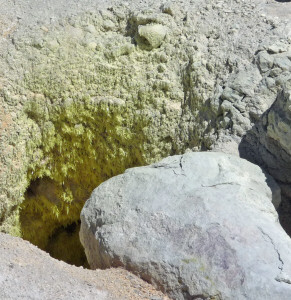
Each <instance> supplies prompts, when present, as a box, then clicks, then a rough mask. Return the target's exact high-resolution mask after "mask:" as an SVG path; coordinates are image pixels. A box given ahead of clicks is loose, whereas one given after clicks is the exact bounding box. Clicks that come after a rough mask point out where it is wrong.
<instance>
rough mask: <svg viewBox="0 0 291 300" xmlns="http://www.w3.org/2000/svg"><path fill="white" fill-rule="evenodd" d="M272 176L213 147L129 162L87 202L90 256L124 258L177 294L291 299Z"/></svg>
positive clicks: (288, 248)
mask: <svg viewBox="0 0 291 300" xmlns="http://www.w3.org/2000/svg"><path fill="white" fill-rule="evenodd" d="M267 183H271V184H270V185H273V186H274V183H272V179H271V178H266V176H265V175H264V174H263V172H262V171H261V169H260V168H259V167H258V166H256V165H253V164H251V163H250V162H248V161H246V160H243V159H240V158H238V157H235V156H231V155H227V154H223V153H214V152H201V153H187V154H184V155H182V156H173V157H168V158H166V159H164V160H162V161H161V162H159V163H156V164H153V165H150V166H147V167H140V168H132V169H129V170H127V171H126V172H125V173H124V174H122V175H119V176H116V177H113V178H111V179H110V180H108V181H106V182H104V183H102V184H101V185H100V186H99V187H98V188H96V189H95V190H94V192H93V194H92V195H91V198H90V199H89V200H88V201H87V202H86V204H85V206H84V208H83V210H82V213H81V231H80V237H81V242H82V243H83V245H84V247H85V252H86V255H87V258H88V261H89V264H90V266H91V267H92V268H108V267H110V266H120V265H121V266H125V267H126V268H127V269H129V270H131V271H133V272H135V273H137V274H139V275H140V276H141V277H142V278H144V279H146V280H148V281H150V282H153V283H154V284H155V285H157V286H158V287H159V288H160V289H162V290H163V291H165V292H166V293H168V295H170V296H171V297H173V298H174V299H224V300H225V299H268V300H273V299H281V300H283V299H286V300H287V299H290V297H291V259H290V258H291V240H290V238H289V237H288V236H287V234H286V233H285V232H284V230H283V229H282V228H281V226H280V224H279V222H278V215H277V213H276V211H275V208H274V206H273V204H272V192H271V189H270V188H269V186H268V184H267ZM273 202H274V203H276V205H278V204H279V202H280V199H278V195H277V194H276V193H275V194H273Z"/></svg>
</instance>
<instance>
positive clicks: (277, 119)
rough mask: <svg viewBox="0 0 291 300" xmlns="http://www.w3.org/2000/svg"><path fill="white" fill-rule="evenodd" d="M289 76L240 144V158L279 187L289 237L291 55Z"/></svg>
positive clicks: (282, 219) (282, 215) (290, 226)
mask: <svg viewBox="0 0 291 300" xmlns="http://www.w3.org/2000/svg"><path fill="white" fill-rule="evenodd" d="M289 57H290V60H288V61H289V62H290V72H289V80H286V82H285V85H284V88H283V89H282V90H281V91H280V92H279V93H278V96H277V99H276V101H275V103H274V104H273V105H272V106H271V108H270V109H269V110H268V111H267V112H266V113H264V115H263V117H262V119H261V120H260V122H259V123H258V124H256V126H254V127H253V128H252V130H250V131H249V132H248V133H247V135H246V136H245V137H244V139H243V140H242V142H241V144H240V153H241V155H242V156H243V157H245V158H247V159H248V160H250V161H253V162H254V163H256V164H259V165H261V166H262V167H263V168H264V169H265V170H266V171H267V172H269V173H270V174H271V175H272V176H273V177H274V178H275V179H276V181H277V182H278V183H279V184H280V187H281V190H282V198H283V200H284V201H283V202H282V206H281V208H280V216H281V222H282V225H283V226H284V228H285V229H286V230H287V232H288V233H289V234H291V219H290V215H291V52H290V53H289Z"/></svg>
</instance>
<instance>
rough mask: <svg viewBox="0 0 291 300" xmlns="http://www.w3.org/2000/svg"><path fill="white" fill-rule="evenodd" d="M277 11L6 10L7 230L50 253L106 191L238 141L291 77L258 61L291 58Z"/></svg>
mask: <svg viewBox="0 0 291 300" xmlns="http://www.w3.org/2000/svg"><path fill="white" fill-rule="evenodd" d="M274 5H275V2H271V3H270V4H269V1H265V0H255V1H250V0H247V1H233V0H227V1H212V0H206V1H205V0H196V1H188V0H183V1H177V2H176V1H170V2H168V1H161V2H160V1H149V0H148V1H142V3H140V2H138V1H136V0H130V1H127V2H124V1H120V0H114V1H110V2H109V1H101V0H98V1H95V0H94V1H93V0H82V1H79V0H78V1H77V0H69V1H68V0H51V1H39V0H28V1H25V2H24V1H12V0H8V1H6V0H5V1H4V0H0V11H1V17H0V122H1V129H0V130H1V131H0V135H1V143H0V158H1V164H0V230H1V231H4V232H10V233H12V234H14V235H20V236H22V237H24V238H26V239H29V240H30V241H32V242H33V243H34V244H37V245H39V246H40V247H42V248H43V249H48V248H50V247H51V245H50V243H54V242H55V241H56V240H59V239H58V238H57V237H56V234H57V233H58V232H59V229H60V228H63V230H67V227H68V226H70V225H71V224H74V223H75V222H77V221H78V219H79V213H80V210H81V208H82V206H83V203H84V201H85V200H86V199H87V198H88V197H89V195H90V193H91V191H92V190H93V188H94V187H96V186H97V185H98V184H100V183H101V182H103V181H104V180H106V179H108V178H110V177H112V176H114V175H116V174H119V173H122V172H123V171H124V170H125V169H126V168H129V167H132V166H138V165H144V164H148V163H151V162H154V161H157V160H159V159H161V158H162V157H166V156H168V155H172V154H179V153H183V152H184V151H185V150H186V149H195V150H197V149H198V150H199V149H209V148H211V147H212V145H213V144H214V143H215V142H216V141H217V140H218V142H217V144H218V146H216V147H218V148H219V142H224V140H225V139H226V138H227V139H229V136H230V135H234V136H236V137H237V138H230V140H231V142H232V140H234V141H235V143H236V142H237V141H239V139H240V137H241V136H242V135H243V134H244V133H245V132H246V131H247V130H249V129H250V128H251V127H252V126H253V124H254V122H255V121H256V120H258V118H259V117H260V115H261V114H262V113H263V112H264V111H265V110H266V109H267V108H268V107H270V105H271V104H272V102H273V101H274V100H275V97H276V96H275V95H276V91H277V89H278V88H279V86H280V78H281V77H280V76H283V75H282V74H283V73H284V72H286V71H287V69H286V68H288V67H289V65H288V61H287V60H286V57H284V58H280V57H278V59H277V60H278V62H277V63H276V64H275V59H274V63H273V64H274V66H275V65H276V68H275V69H274V75H272V76H273V77H272V76H271V78H270V79H268V78H267V77H266V76H265V75H266V74H265V73H264V72H265V68H266V67H268V66H269V64H271V62H270V63H269V62H268V59H267V61H265V60H266V59H265V57H263V55H262V57H261V56H260V57H259V58H258V60H259V62H260V64H259V65H258V64H257V63H256V60H255V55H256V53H257V52H258V51H259V50H262V51H263V50H266V51H267V52H268V49H271V50H270V51H272V53H275V55H277V54H278V53H279V52H282V51H285V49H287V48H288V47H289V48H290V35H291V31H290V20H291V18H290V14H289V13H288V9H289V8H290V5H291V4H290V3H281V4H280V5H281V6H280V7H281V8H282V7H284V9H283V10H282V9H281V10H280V15H279V10H278V16H280V18H277V17H276V14H277V8H276V10H274ZM276 5H278V3H277V4H276ZM289 11H290V10H289ZM278 41H280V45H279V46H278ZM270 51H269V52H270ZM276 53H277V54H276ZM278 56H280V55H279V54H278ZM274 80H275V83H274ZM277 82H278V84H277ZM52 237H56V238H55V240H54V241H52V240H51V239H52ZM79 263H80V262H79Z"/></svg>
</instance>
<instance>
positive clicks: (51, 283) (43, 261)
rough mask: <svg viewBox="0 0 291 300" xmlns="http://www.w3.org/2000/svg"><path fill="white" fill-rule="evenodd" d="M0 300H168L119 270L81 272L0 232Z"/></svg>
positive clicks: (137, 279)
mask: <svg viewBox="0 0 291 300" xmlns="http://www.w3.org/2000/svg"><path fill="white" fill-rule="evenodd" d="M0 299H1V300H9V299H10V300H12V299H23V300H26V299H27V300H28V299H30V300H33V299H35V300H38V299H47V300H49V299H58V300H61V299H62V300H64V299H68V300H79V299H84V300H85V299H88V300H92V299H96V300H121V299H122V300H137V299H138V300H144V299H148V300H150V299H160V300H169V298H168V297H166V296H164V295H163V294H162V293H161V292H158V291H156V290H154V289H153V288H152V287H151V286H150V285H149V284H147V283H145V282H143V281H142V280H141V279H139V278H137V277H136V276H134V275H132V274H130V273H129V272H127V271H125V270H122V269H115V270H102V271H101V270H96V271H92V270H85V269H83V268H77V267H74V266H70V265H67V264H65V263H64V262H61V261H58V260H55V259H53V258H51V257H50V256H49V255H48V254H47V253H45V252H43V251H41V250H40V249H38V248H36V247H35V246H33V245H31V244H30V243H28V242H26V241H23V240H21V239H19V238H14V237H11V236H9V235H6V234H3V233H0Z"/></svg>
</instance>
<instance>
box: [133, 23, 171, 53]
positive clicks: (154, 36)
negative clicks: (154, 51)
mask: <svg viewBox="0 0 291 300" xmlns="http://www.w3.org/2000/svg"><path fill="white" fill-rule="evenodd" d="M138 34H139V35H140V36H141V37H143V38H145V39H146V41H147V42H148V43H149V44H150V45H151V47H152V48H158V47H160V46H161V44H162V42H163V40H164V39H165V37H166V34H167V27H165V26H163V25H160V24H148V25H144V26H143V25H140V26H138Z"/></svg>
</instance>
